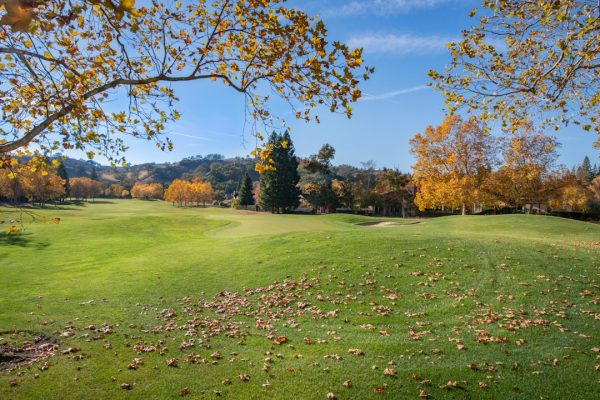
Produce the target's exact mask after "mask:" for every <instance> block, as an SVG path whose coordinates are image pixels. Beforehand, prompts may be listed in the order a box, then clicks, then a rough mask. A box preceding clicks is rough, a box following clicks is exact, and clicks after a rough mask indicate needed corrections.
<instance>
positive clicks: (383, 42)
mask: <svg viewBox="0 0 600 400" xmlns="http://www.w3.org/2000/svg"><path fill="white" fill-rule="evenodd" d="M455 39H456V38H454V37H450V36H416V35H409V34H402V35H395V34H367V35H362V36H354V37H351V38H350V39H349V40H348V41H347V43H348V45H349V46H350V47H361V48H363V49H364V51H365V53H371V54H377V53H379V54H400V55H402V54H433V53H443V52H445V51H446V43H448V42H451V41H453V40H455Z"/></svg>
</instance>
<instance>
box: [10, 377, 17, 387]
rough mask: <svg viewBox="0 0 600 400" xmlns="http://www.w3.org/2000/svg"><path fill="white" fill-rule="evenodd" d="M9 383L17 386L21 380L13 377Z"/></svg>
mask: <svg viewBox="0 0 600 400" xmlns="http://www.w3.org/2000/svg"><path fill="white" fill-rule="evenodd" d="M8 383H9V384H10V386H17V385H18V384H19V381H18V380H17V379H16V378H15V379H12V380H11V381H10V382H8Z"/></svg>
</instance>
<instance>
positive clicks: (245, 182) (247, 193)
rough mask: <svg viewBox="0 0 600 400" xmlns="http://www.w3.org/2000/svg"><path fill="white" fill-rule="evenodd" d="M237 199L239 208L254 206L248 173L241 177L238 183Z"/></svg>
mask: <svg viewBox="0 0 600 400" xmlns="http://www.w3.org/2000/svg"><path fill="white" fill-rule="evenodd" d="M238 199H239V201H240V205H241V206H251V205H254V196H253V194H252V179H250V174H249V173H248V171H246V173H245V174H244V176H243V177H242V180H241V181H240V187H239V188H238Z"/></svg>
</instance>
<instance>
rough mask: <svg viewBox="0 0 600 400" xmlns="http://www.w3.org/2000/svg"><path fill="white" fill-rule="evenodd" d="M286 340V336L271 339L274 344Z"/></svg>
mask: <svg viewBox="0 0 600 400" xmlns="http://www.w3.org/2000/svg"><path fill="white" fill-rule="evenodd" d="M287 341H288V337H287V336H277V337H276V338H275V339H273V343H275V344H283V343H285V342H287Z"/></svg>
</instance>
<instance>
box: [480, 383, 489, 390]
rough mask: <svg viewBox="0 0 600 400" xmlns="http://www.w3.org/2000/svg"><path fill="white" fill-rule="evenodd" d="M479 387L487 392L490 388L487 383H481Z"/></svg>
mask: <svg viewBox="0 0 600 400" xmlns="http://www.w3.org/2000/svg"><path fill="white" fill-rule="evenodd" d="M479 387H480V388H481V389H482V390H486V389H487V388H488V384H487V383H485V382H479Z"/></svg>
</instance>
